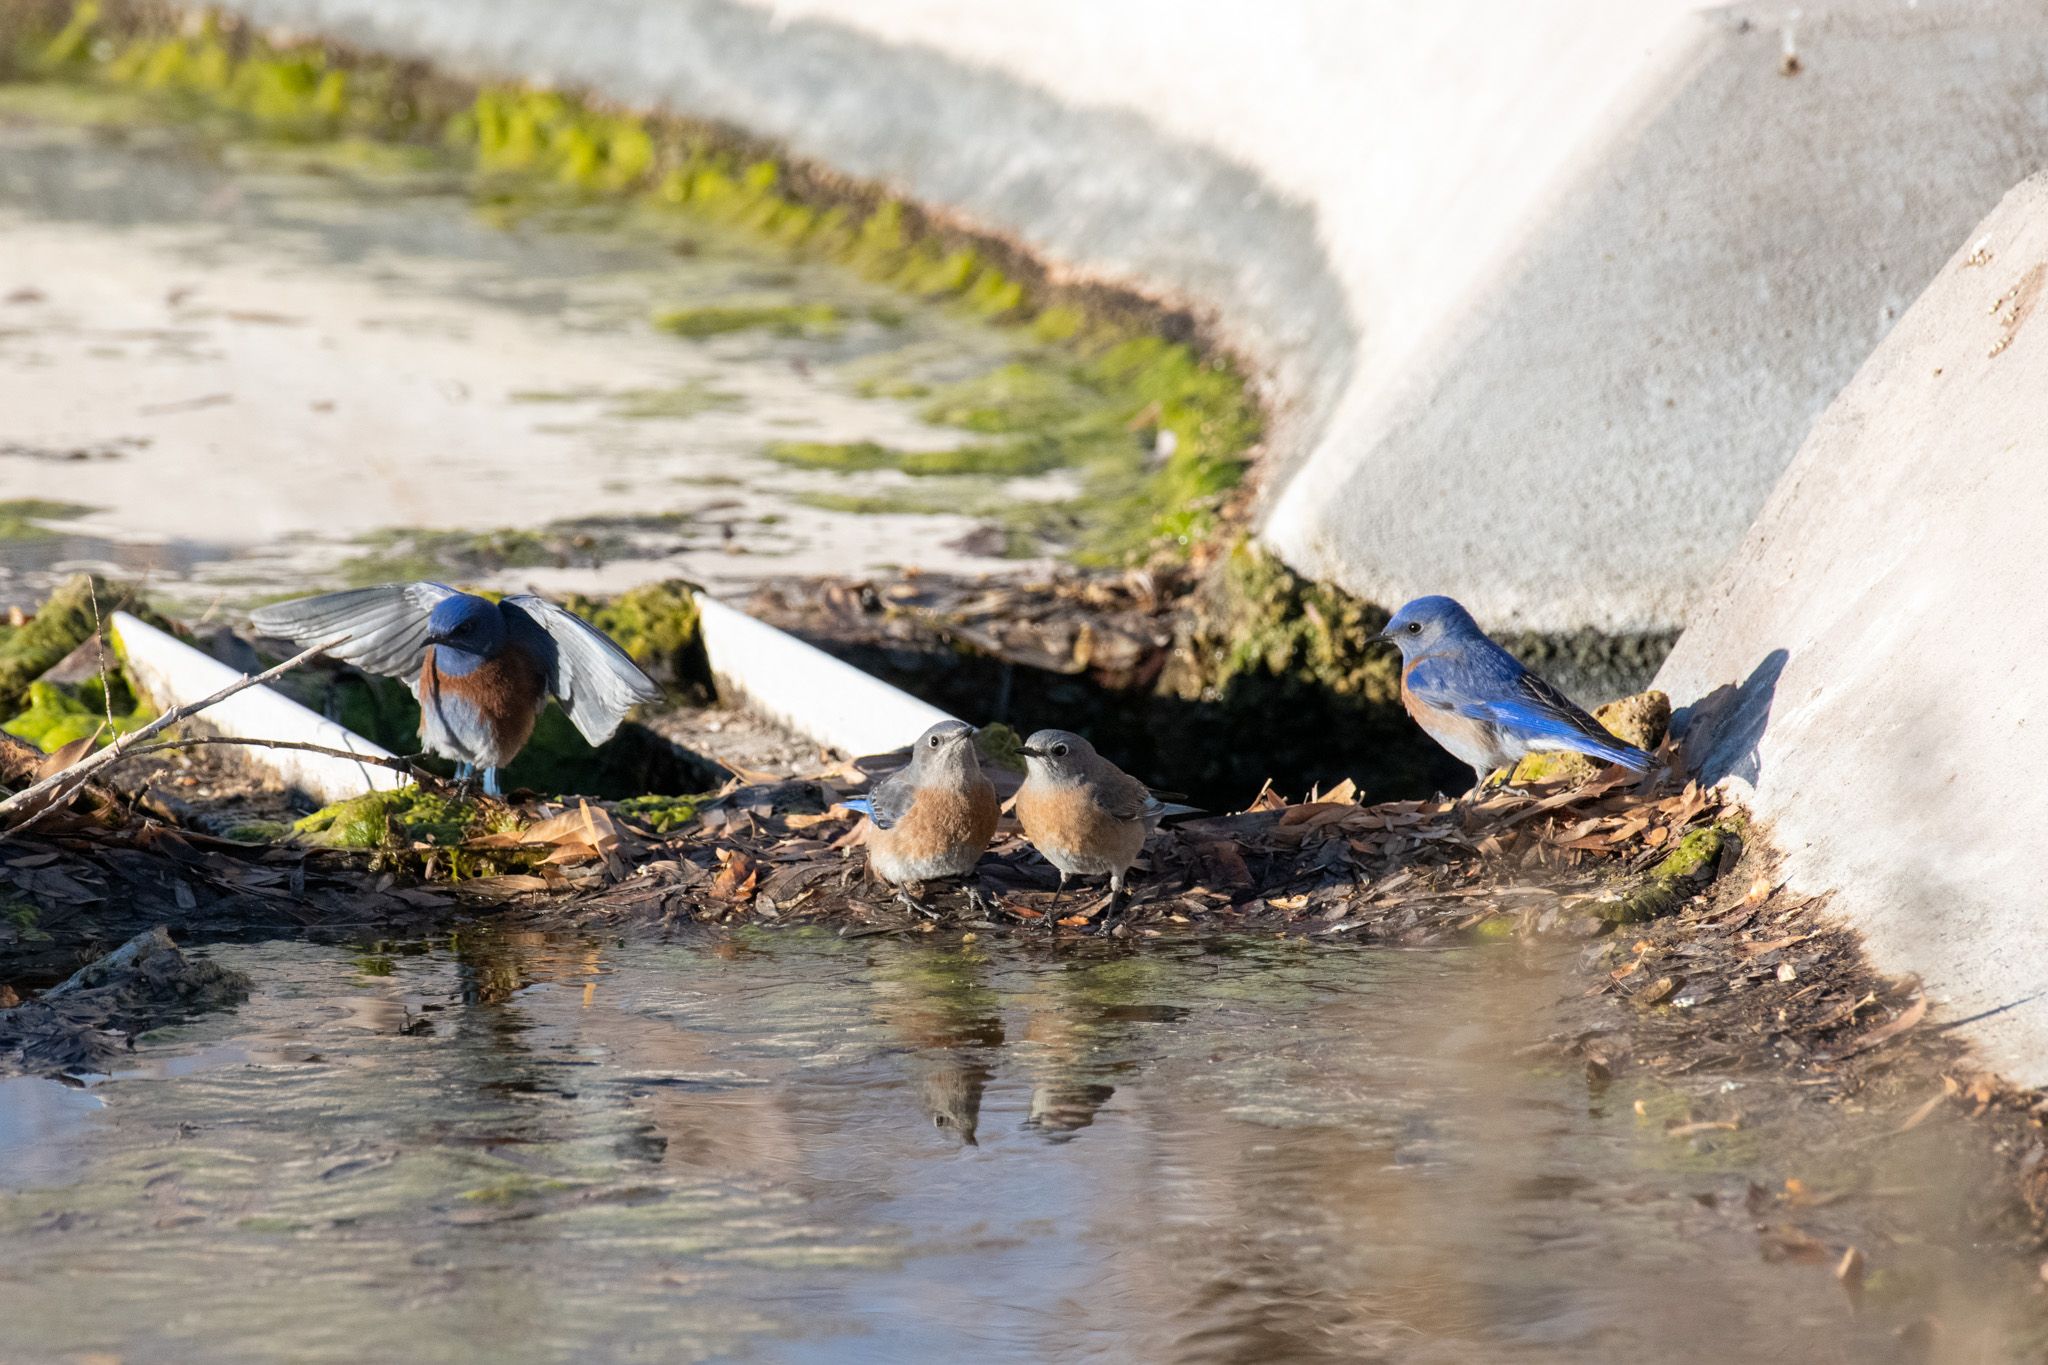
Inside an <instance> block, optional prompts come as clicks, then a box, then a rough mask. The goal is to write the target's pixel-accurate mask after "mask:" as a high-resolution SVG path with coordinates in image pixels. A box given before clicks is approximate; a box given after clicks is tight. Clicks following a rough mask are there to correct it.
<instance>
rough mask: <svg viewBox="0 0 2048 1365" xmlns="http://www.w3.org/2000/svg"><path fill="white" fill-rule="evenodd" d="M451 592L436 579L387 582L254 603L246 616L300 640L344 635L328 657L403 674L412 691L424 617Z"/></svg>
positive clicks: (422, 651)
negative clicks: (253, 606) (342, 639)
mask: <svg viewBox="0 0 2048 1365" xmlns="http://www.w3.org/2000/svg"><path fill="white" fill-rule="evenodd" d="M456 595H457V594H456V591H455V589H453V588H450V587H446V586H444V585H443V584H440V583H386V584H383V585H381V586H379V587H375V588H352V589H350V590H349V591H347V592H330V593H323V594H321V595H320V596H318V597H302V598H300V599H299V600H297V601H296V602H279V603H276V604H274V605H272V606H268V607H258V608H257V609H256V610H255V611H253V612H250V613H249V619H250V620H251V621H252V622H254V623H255V626H256V629H258V630H260V631H262V632H263V633H264V634H265V635H275V636H279V637H281V638H283V639H287V640H295V641H297V642H298V643H299V644H301V645H315V644H318V643H320V642H321V641H322V640H333V639H338V638H339V637H341V636H344V635H345V636H347V637H348V638H347V640H345V641H343V642H342V643H341V644H338V645H336V646H335V647H334V648H332V649H330V650H328V651H327V653H328V655H329V657H331V658H335V659H339V660H341V661H342V662H343V663H351V664H354V665H355V666H356V667H357V668H360V669H362V670H363V671H364V672H366V673H381V674H384V675H385V676H386V677H391V678H403V679H404V680H405V682H406V685H407V686H409V687H412V688H413V689H414V690H415V691H417V690H418V687H419V675H420V664H421V663H422V662H423V661H424V660H425V659H426V654H427V618H428V617H429V616H431V615H432V614H433V611H434V608H435V607H436V606H438V605H439V604H440V603H441V602H443V601H445V600H446V599H448V598H450V597H454V596H456Z"/></svg>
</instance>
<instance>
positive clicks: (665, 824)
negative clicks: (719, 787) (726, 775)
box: [612, 793, 712, 834]
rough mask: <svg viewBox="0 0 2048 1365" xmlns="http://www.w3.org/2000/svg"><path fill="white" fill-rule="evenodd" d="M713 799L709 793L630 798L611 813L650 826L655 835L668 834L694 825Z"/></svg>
mask: <svg viewBox="0 0 2048 1365" xmlns="http://www.w3.org/2000/svg"><path fill="white" fill-rule="evenodd" d="M711 799H712V798H711V795H710V794H708V793H705V794H699V795H696V796H629V797H627V798H626V799H625V800H623V801H620V802H618V803H617V804H616V805H614V806H613V807H612V809H613V810H615V811H616V812H618V813H619V814H620V815H622V816H624V817H626V818H627V819H629V820H633V821H637V822H638V823H640V824H643V825H645V826H647V827H648V828H649V829H651V830H653V831H654V832H655V833H656V834H668V833H671V832H672V831H675V830H679V829H681V828H683V827H684V826H685V825H688V824H690V823H692V822H693V821H695V820H696V818H697V812H698V811H700V810H702V809H703V808H704V806H705V805H706V804H707V803H708V802H709V801H710V800H711Z"/></svg>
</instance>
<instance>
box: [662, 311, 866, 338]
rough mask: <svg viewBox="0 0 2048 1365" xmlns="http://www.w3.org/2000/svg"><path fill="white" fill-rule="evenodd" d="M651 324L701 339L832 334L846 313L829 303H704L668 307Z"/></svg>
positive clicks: (842, 324)
mask: <svg viewBox="0 0 2048 1365" xmlns="http://www.w3.org/2000/svg"><path fill="white" fill-rule="evenodd" d="M654 325H655V326H656V327H658V328H659V329H661V330H662V331H664V332H668V333H671V334H673V335H675V336H679V337H691V338H696V339H701V338H704V337H715V336H724V335H726V334H727V333H730V332H759V331H765V332H773V333H775V334H776V335H777V336H792V337H793V336H808V337H834V336H838V335H839V333H840V332H841V331H843V330H844V329H845V327H846V315H845V314H844V313H842V312H841V311H840V310H839V309H838V308H836V307H834V306H833V305H831V304H829V303H707V304H701V305H698V306H697V307H694V308H668V309H664V310H663V311H661V312H659V313H656V314H655V315H654Z"/></svg>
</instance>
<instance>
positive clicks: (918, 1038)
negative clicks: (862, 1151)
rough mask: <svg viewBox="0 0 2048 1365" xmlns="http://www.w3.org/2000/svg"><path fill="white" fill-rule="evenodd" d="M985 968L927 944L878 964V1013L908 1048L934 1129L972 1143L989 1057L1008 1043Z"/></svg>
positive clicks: (976, 960)
mask: <svg viewBox="0 0 2048 1365" xmlns="http://www.w3.org/2000/svg"><path fill="white" fill-rule="evenodd" d="M985 969H986V963H985V962H984V961H983V960H982V959H981V958H978V957H976V956H974V955H972V954H969V953H962V952H947V951H928V950H926V949H922V948H910V949H907V950H905V951H904V952H903V953H902V954H901V955H891V956H887V957H883V958H881V959H878V960H877V961H876V963H875V976H874V980H875V986H876V990H877V993H878V996H879V1000H878V1006H877V1011H876V1012H877V1014H878V1015H879V1016H880V1017H881V1020H882V1023H883V1025H884V1026H885V1027H886V1028H887V1029H888V1030H889V1032H890V1034H891V1035H893V1036H894V1037H895V1038H896V1039H897V1041H899V1042H901V1043H902V1044H903V1045H904V1046H905V1047H907V1048H908V1049H909V1055H908V1057H907V1059H906V1062H905V1066H906V1068H907V1069H908V1070H909V1072H910V1075H911V1080H912V1083H913V1085H914V1087H915V1089H916V1092H917V1101H918V1106H919V1107H920V1108H921V1109H922V1110H923V1111H924V1114H925V1117H926V1118H927V1119H929V1120H930V1121H931V1124H932V1126H933V1127H934V1128H936V1129H937V1130H938V1131H940V1132H942V1133H945V1134H947V1135H948V1136H950V1137H952V1138H954V1139H956V1140H957V1141H959V1142H961V1143H963V1144H964V1145H966V1146H969V1147H973V1146H976V1145H978V1144H977V1142H976V1136H975V1135H976V1134H977V1132H979V1130H980V1127H981V1097H982V1094H983V1092H984V1091H986V1090H987V1088H988V1083H989V1081H990V1080H992V1079H993V1078H994V1076H995V1069H994V1067H993V1066H992V1065H991V1064H990V1060H991V1059H992V1058H993V1056H994V1055H995V1053H996V1051H997V1050H998V1049H1000V1048H1001V1047H1002V1045H1003V1020H1002V1015H1001V1014H1000V1013H999V1012H998V1008H997V999H996V995H995V992H993V991H991V990H990V989H989V988H988V987H987V985H986V984H984V983H983V981H982V972H983V971H984V970H985Z"/></svg>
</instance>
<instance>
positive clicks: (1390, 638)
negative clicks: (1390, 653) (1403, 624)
mask: <svg viewBox="0 0 2048 1365" xmlns="http://www.w3.org/2000/svg"><path fill="white" fill-rule="evenodd" d="M1372 638H1373V639H1375V640H1378V641H1381V642H1382V643H1385V644H1392V643H1393V642H1394V628H1393V627H1392V626H1388V627H1387V628H1386V629H1385V630H1383V631H1381V632H1380V633H1379V634H1377V635H1375V636H1373V637H1372Z"/></svg>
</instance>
